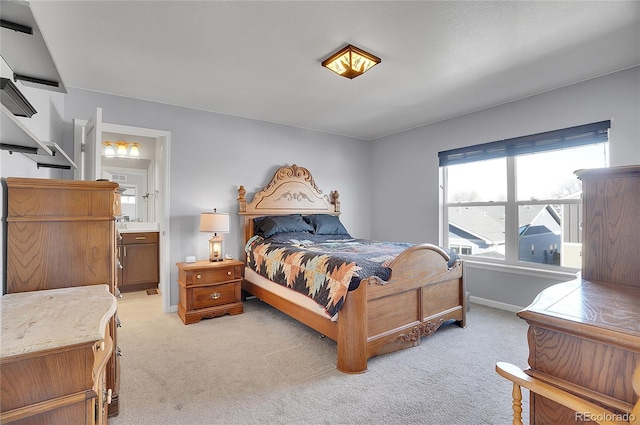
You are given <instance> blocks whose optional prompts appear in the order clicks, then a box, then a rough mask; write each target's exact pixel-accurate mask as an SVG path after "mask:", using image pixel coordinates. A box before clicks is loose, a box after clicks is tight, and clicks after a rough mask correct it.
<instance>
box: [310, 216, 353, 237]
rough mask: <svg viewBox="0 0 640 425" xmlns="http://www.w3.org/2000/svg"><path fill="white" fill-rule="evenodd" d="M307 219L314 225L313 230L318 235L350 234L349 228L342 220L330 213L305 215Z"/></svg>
mask: <svg viewBox="0 0 640 425" xmlns="http://www.w3.org/2000/svg"><path fill="white" fill-rule="evenodd" d="M305 220H306V221H307V222H308V223H309V224H311V225H312V226H313V232H314V233H315V234H317V235H347V236H351V235H349V232H347V229H345V227H344V226H343V225H342V223H341V222H340V218H339V217H338V216H335V215H328V214H311V215H308V216H305Z"/></svg>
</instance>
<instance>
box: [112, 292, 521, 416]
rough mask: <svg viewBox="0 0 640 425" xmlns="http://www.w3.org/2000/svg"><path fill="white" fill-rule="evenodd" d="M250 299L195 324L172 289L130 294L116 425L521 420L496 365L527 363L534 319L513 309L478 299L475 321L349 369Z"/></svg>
mask: <svg viewBox="0 0 640 425" xmlns="http://www.w3.org/2000/svg"><path fill="white" fill-rule="evenodd" d="M244 308H245V312H244V313H243V314H240V315H236V316H224V317H219V318H216V319H210V320H203V321H201V322H200V323H197V324H192V325H188V326H185V325H184V324H183V323H182V321H181V320H180V319H179V318H178V316H177V314H163V313H162V312H161V310H162V309H161V297H158V296H146V295H145V296H143V297H140V296H136V295H135V294H124V295H123V298H122V299H121V300H120V302H119V307H118V316H119V317H120V319H121V321H122V323H123V327H122V328H120V329H119V333H118V339H119V340H118V345H119V347H120V348H121V349H122V352H123V357H121V373H122V375H121V376H122V378H121V388H120V415H119V416H118V417H115V418H111V419H110V420H109V423H110V424H111V425H134V424H145V425H146V424H180V425H208V424H427V425H429V424H450V425H456V424H459V425H478V424H501V425H502V424H508V423H511V418H512V416H511V415H512V411H511V388H512V387H511V384H510V383H509V382H508V381H506V380H505V379H503V378H501V377H500V376H498V375H497V373H496V372H495V371H494V367H495V363H496V362H497V361H508V362H511V363H514V364H516V365H517V366H520V367H524V366H526V363H527V355H528V349H527V338H526V331H527V326H526V323H525V322H524V321H523V320H521V319H519V318H517V317H516V315H515V314H514V313H510V312H506V311H502V310H497V309H492V308H489V307H484V306H480V305H476V304H473V305H472V307H471V311H470V312H469V313H468V320H467V321H468V326H467V328H466V329H461V328H459V327H457V326H456V325H451V326H445V327H443V328H441V329H440V330H438V332H436V333H435V334H434V335H433V336H431V337H428V338H423V340H422V344H421V345H420V346H418V347H414V348H410V349H407V350H402V351H399V352H396V353H390V354H386V355H383V356H379V357H375V358H373V359H370V360H369V371H368V372H366V373H363V374H359V375H347V374H343V373H340V372H338V371H337V370H336V369H335V361H336V349H335V343H334V342H333V341H331V340H329V339H327V338H321V337H320V336H319V335H318V334H317V333H316V332H315V331H313V330H311V329H309V328H307V327H305V326H304V325H302V324H300V323H298V322H296V321H294V320H293V319H290V318H288V317H287V316H284V315H282V314H281V313H279V312H278V311H276V310H275V309H273V308H271V307H269V306H268V305H266V304H263V303H262V302H260V301H259V300H257V299H251V300H249V301H247V302H245V304H244ZM525 399H528V394H525ZM524 407H525V412H524V413H523V417H525V418H526V417H528V403H526V402H525V405H524Z"/></svg>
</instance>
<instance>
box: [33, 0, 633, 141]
mask: <svg viewBox="0 0 640 425" xmlns="http://www.w3.org/2000/svg"><path fill="white" fill-rule="evenodd" d="M30 3H31V8H32V11H33V14H34V16H35V19H36V21H37V23H38V25H39V26H40V29H41V31H42V33H43V35H44V38H45V41H46V43H47V44H48V46H49V49H50V51H51V54H52V56H53V59H54V61H55V62H56V64H57V67H58V70H59V71H60V74H61V76H62V79H63V82H64V84H65V85H66V86H67V87H78V88H83V89H88V90H94V91H98V92H104V93H111V94H116V95H122V96H127V97H133V98H138V99H146V100H151V101H157V102H162V103H167V104H173V105H180V106H185V107H189V108H195V109H202V110H207V111H214V112H219V113H223V114H229V115H235V116H241V117H247V118H253V119H258V120H264V121H269V122H275V123H281V124H286V125H291V126H296V127H302V128H310V129H315V130H320V131H325V132H329V133H335V134H342V135H347V136H352V137H356V138H360V139H366V140H370V139H375V138H378V137H382V136H385V135H389V134H393V133H396V132H399V131H403V130H406V129H410V128H414V127H418V126H421V125H424V124H428V123H432V122H436V121H440V120H443V119H447V118H451V117H454V116H459V115H462V114H466V113H469V112H472V111H476V110H480V109H484V108H488V107H491V106H495V105H499V104H503V103H505V102H510V101H513V100H516V99H521V98H523V97H527V96H531V95H534V94H538V93H541V92H545V91H548V90H552V89H555V88H558V87H562V86H566V85H569V84H572V83H575V82H578V81H583V80H587V79H590V78H594V77H597V76H600V75H604V74H608V73H611V72H614V71H618V70H621V69H625V68H629V67H632V66H635V65H638V64H640V2H639V1H627V2H625V1H602V2H599V1H589V2H585V1H498V2H490V1H474V2H466V1H445V2H436V1H409V2H404V1H377V2H366V1H349V2H347V1H322V2H316V1H252V2H249V1H195V2H192V1H162V2H160V1H56V0H53V1H52V0H49V1H31V2H30ZM346 44H354V45H356V46H358V47H360V48H362V49H365V50H367V51H369V52H371V53H373V54H374V55H376V56H378V57H380V58H382V63H381V64H380V65H378V66H376V67H374V68H373V69H371V70H370V71H368V72H367V73H366V74H364V75H363V76H360V77H357V78H355V79H353V80H349V79H346V78H343V77H340V76H338V75H336V74H334V73H332V72H331V71H329V70H327V69H325V68H323V67H321V65H320V63H321V62H322V60H323V59H325V58H326V57H327V56H329V55H330V54H331V53H333V52H334V51H336V50H337V49H338V48H340V47H343V46H344V45H346Z"/></svg>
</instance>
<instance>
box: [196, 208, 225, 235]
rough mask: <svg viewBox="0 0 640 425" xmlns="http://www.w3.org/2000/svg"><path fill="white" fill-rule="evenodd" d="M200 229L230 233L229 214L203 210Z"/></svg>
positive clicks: (202, 230)
mask: <svg viewBox="0 0 640 425" xmlns="http://www.w3.org/2000/svg"><path fill="white" fill-rule="evenodd" d="M200 231H201V232H213V233H229V214H228V213H219V212H216V211H215V210H214V212H203V213H202V214H200Z"/></svg>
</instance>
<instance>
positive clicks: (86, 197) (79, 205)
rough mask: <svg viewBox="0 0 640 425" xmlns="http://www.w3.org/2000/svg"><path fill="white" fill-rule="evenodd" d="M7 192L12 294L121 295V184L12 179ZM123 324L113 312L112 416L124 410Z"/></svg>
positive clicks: (109, 367) (8, 281)
mask: <svg viewBox="0 0 640 425" xmlns="http://www.w3.org/2000/svg"><path fill="white" fill-rule="evenodd" d="M6 192H7V248H6V253H7V276H6V293H8V294H12V293H18V292H26V291H38V290H46V289H56V288H66V287H75V286H85V285H102V284H106V285H108V287H109V290H110V292H111V293H112V294H114V295H116V292H117V282H116V223H115V218H116V216H117V215H120V214H121V206H120V194H119V193H118V184H117V183H111V182H102V181H99V182H92V181H79V180H54V179H29V178H13V177H8V178H7V179H6ZM118 323H119V321H118V318H117V317H116V315H113V317H112V318H111V319H110V323H109V334H110V337H111V339H112V340H113V344H114V350H113V353H112V355H111V358H110V360H109V363H108V364H107V372H106V379H107V386H108V388H109V389H111V390H112V394H113V395H112V402H111V404H110V405H109V416H114V415H117V414H118V412H119V388H120V360H119V355H120V350H119V348H118V346H117V341H118V340H117V332H116V329H117V325H118Z"/></svg>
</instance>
